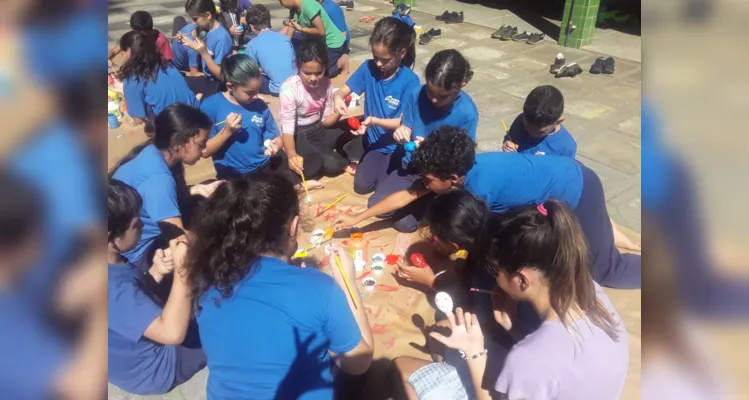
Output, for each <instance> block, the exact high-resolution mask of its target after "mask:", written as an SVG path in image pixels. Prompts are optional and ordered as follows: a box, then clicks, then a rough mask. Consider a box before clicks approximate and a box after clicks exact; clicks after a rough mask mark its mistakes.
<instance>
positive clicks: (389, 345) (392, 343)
mask: <svg viewBox="0 0 749 400" xmlns="http://www.w3.org/2000/svg"><path fill="white" fill-rule="evenodd" d="M382 344H383V345H385V350H390V349H392V348H393V346H395V336H393V337H391V338H390V340H388V341H387V342H384V343H382Z"/></svg>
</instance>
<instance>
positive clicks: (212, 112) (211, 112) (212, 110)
mask: <svg viewBox="0 0 749 400" xmlns="http://www.w3.org/2000/svg"><path fill="white" fill-rule="evenodd" d="M200 111H202V112H203V113H204V114H205V115H207V116H209V117H210V118H211V122H212V126H211V136H210V137H214V136H216V135H217V134H218V133H219V131H221V129H223V127H224V125H223V124H222V125H221V126H216V124H217V123H219V122H221V120H219V121H216V119H217V118H216V114H217V113H218V112H217V110H216V107H215V105H214V104H213V102H212V101H209V100H208V99H206V101H204V102H203V103H202V104H201V105H200Z"/></svg>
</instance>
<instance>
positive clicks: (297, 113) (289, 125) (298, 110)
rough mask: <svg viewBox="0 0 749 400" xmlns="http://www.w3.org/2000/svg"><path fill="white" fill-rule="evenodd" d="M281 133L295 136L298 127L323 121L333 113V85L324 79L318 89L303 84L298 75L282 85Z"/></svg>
mask: <svg viewBox="0 0 749 400" xmlns="http://www.w3.org/2000/svg"><path fill="white" fill-rule="evenodd" d="M278 97H279V99H280V101H281V113H280V114H281V132H282V133H285V134H290V135H293V134H294V133H295V132H296V126H297V125H299V126H307V125H311V124H313V123H315V122H317V121H320V120H322V119H323V118H325V117H327V116H328V115H330V114H331V113H332V112H333V83H332V82H331V81H330V79H328V78H322V79H321V80H320V82H319V83H318V84H317V86H316V87H314V88H310V87H307V86H305V85H304V83H302V78H301V77H299V75H298V74H294V75H292V76H290V77H289V78H288V79H286V81H285V82H284V83H283V85H281V90H280V93H279V95H278Z"/></svg>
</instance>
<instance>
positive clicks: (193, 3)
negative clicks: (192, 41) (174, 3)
mask: <svg viewBox="0 0 749 400" xmlns="http://www.w3.org/2000/svg"><path fill="white" fill-rule="evenodd" d="M185 11H186V12H187V14H188V15H191V16H192V15H195V14H204V13H209V14H211V15H212V16H213V19H216V18H217V14H216V4H214V3H213V0H187V1H186V2H185Z"/></svg>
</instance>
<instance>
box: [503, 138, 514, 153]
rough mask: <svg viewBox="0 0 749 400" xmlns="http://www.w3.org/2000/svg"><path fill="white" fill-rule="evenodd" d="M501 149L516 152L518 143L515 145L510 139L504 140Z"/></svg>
mask: <svg viewBox="0 0 749 400" xmlns="http://www.w3.org/2000/svg"><path fill="white" fill-rule="evenodd" d="M502 151H504V152H507V153H512V152H517V151H518V145H516V144H515V143H514V142H513V141H511V140H508V141H505V144H504V145H503V146H502Z"/></svg>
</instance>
